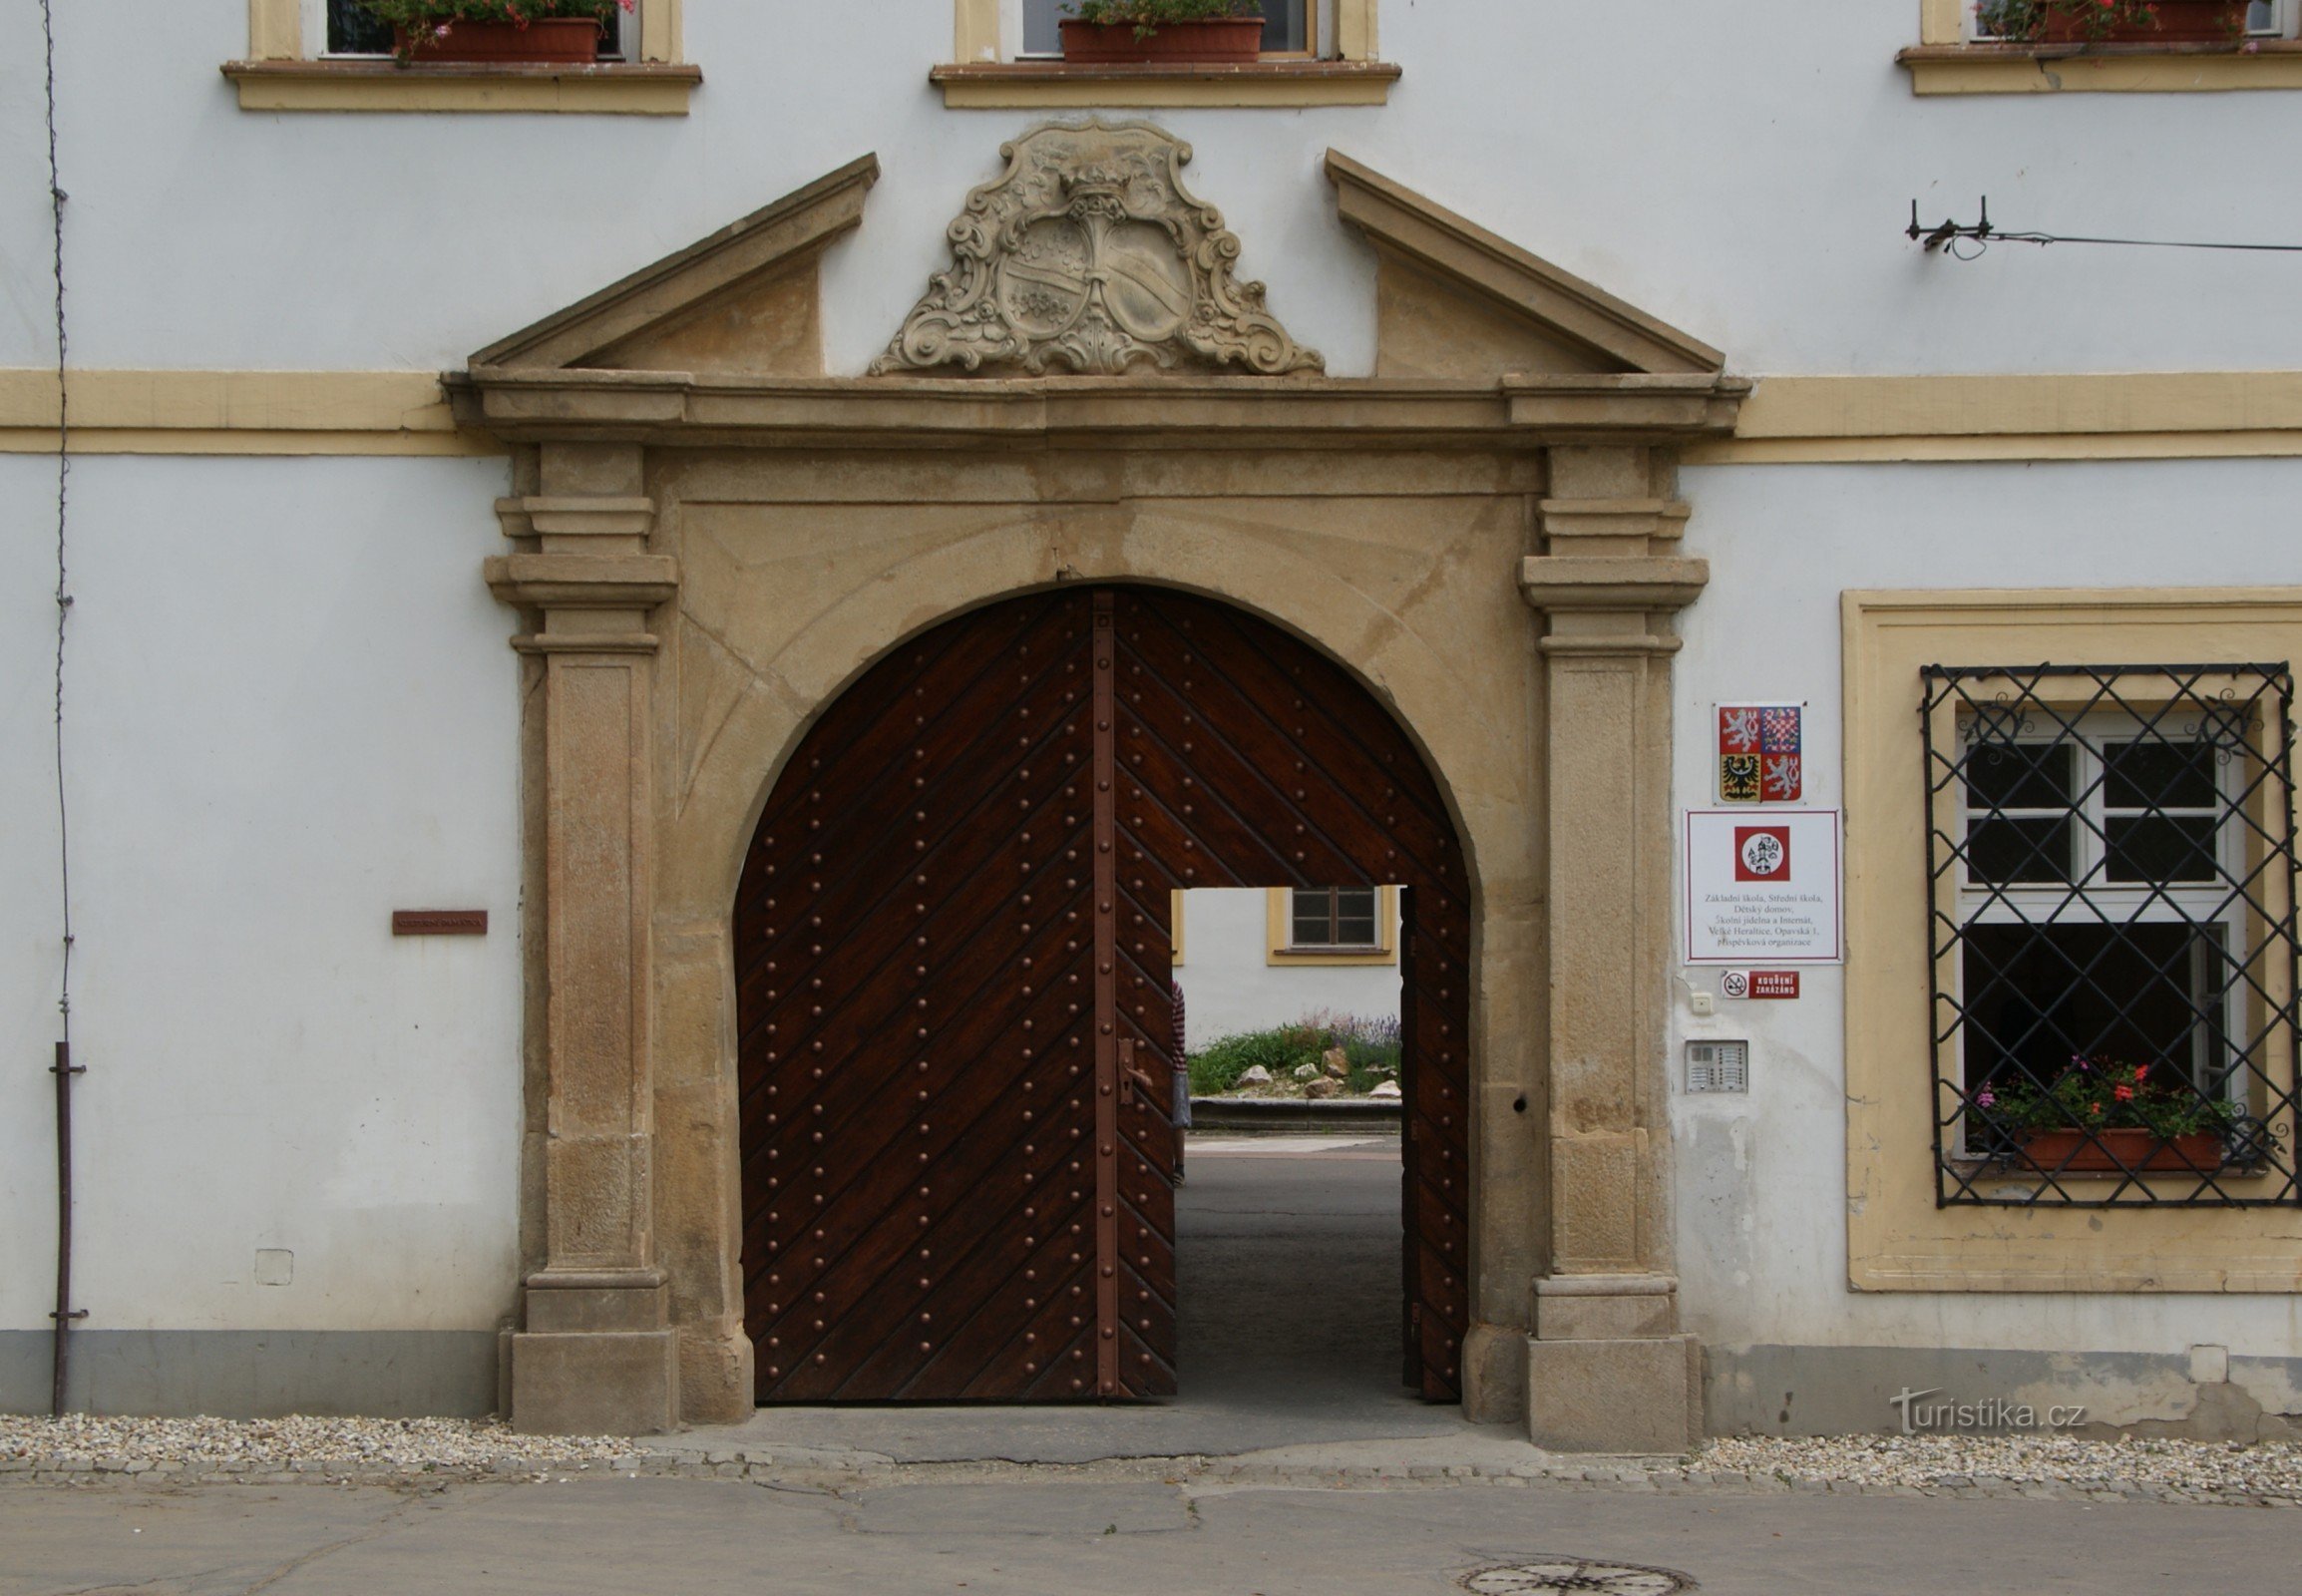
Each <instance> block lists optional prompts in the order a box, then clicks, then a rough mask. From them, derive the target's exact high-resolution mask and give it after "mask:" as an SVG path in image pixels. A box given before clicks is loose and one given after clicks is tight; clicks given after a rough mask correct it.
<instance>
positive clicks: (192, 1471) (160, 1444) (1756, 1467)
mask: <svg viewBox="0 0 2302 1596" xmlns="http://www.w3.org/2000/svg"><path fill="white" fill-rule="evenodd" d="M605 1474H619V1475H638V1474H648V1475H657V1476H665V1475H668V1476H677V1477H682V1478H716V1479H744V1480H750V1481H753V1482H754V1483H758V1484H779V1485H795V1484H797V1485H809V1486H814V1487H819V1488H828V1489H844V1488H853V1487H857V1486H864V1485H880V1484H890V1483H897V1482H916V1483H930V1482H951V1481H958V1480H988V1479H994V1478H996V1479H1037V1478H1050V1477H1064V1478H1071V1477H1089V1476H1111V1477H1130V1478H1132V1477H1147V1478H1164V1479H1167V1480H1170V1481H1172V1482H1175V1483H1178V1484H1186V1485H1189V1486H1191V1487H1193V1488H1195V1489H1201V1490H1217V1491H1222V1490H1232V1489H1258V1488H1261V1489H1268V1488H1283V1489H1295V1490H1302V1489H1367V1488H1382V1489H1401V1488H1407V1489H1412V1488H1445V1487H1449V1486H1459V1485H1464V1484H1472V1483H1479V1484H1486V1485H1493V1486H1501V1487H1514V1488H1522V1489H1523V1488H1527V1487H1530V1486H1537V1487H1546V1488H1553V1489H1560V1488H1564V1489H1586V1490H1632V1491H1642V1490H1646V1491H1664V1492H1669V1493H1672V1494H1685V1493H1693V1492H1707V1491H1723V1492H1727V1493H1733V1494H1752V1493H1768V1492H1784V1491H1818V1492H1827V1493H1830V1494H1849V1495H1866V1496H1868V1495H1892V1496H1914V1495H1915V1496H1955V1497H1971V1496H1981V1497H2000V1498H2049V1499H2056V1500H2079V1501H2165V1502H2206V1503H2220V1504H2225V1505H2243V1506H2264V1507H2294V1506H2302V1445H2297V1444H2294V1443H2290V1442H2270V1443H2264V1444H2260V1445H2253V1446H2240V1445H2234V1444H2214V1443H2208V1442H2199V1441H2181V1440H2111V1441H2103V1440H2078V1439H2073V1438H2070V1437H2067V1436H2029V1435H1947V1436H1941V1435H1917V1436H1900V1435H1855V1436H1847V1437H1841V1438H1834V1439H1824V1440H1785V1439H1769V1438H1748V1437H1744V1438H1732V1439H1724V1440H1715V1441H1711V1442H1709V1443H1707V1444H1706V1445H1705V1446H1704V1447H1702V1448H1701V1449H1700V1450H1699V1451H1696V1452H1695V1453H1693V1454H1691V1455H1689V1456H1686V1457H1672V1458H1661V1457H1617V1458H1590V1457H1568V1456H1561V1455H1546V1454H1534V1455H1533V1457H1532V1458H1531V1460H1529V1461H1524V1462H1518V1463H1514V1464H1511V1465H1509V1466H1507V1467H1506V1466H1502V1465H1500V1464H1497V1463H1494V1462H1489V1463H1487V1464H1485V1465H1481V1466H1477V1467H1473V1466H1468V1465H1454V1466H1444V1465H1440V1464H1435V1463H1429V1462H1415V1463H1412V1464H1408V1463H1396V1464H1390V1465H1382V1464H1372V1463H1369V1464H1354V1465H1348V1466H1342V1467H1324V1468H1310V1467H1304V1466H1300V1465H1286V1466H1278V1465H1273V1464H1270V1463H1261V1462H1256V1461H1253V1460H1250V1459H1243V1458H1223V1457H1216V1458H1209V1457H1180V1458H1135V1459H1128V1460H1124V1461H1113V1462H1109V1463H1102V1464H1084V1465H1077V1466H1064V1467H1048V1466H1038V1467H1034V1466H1028V1465H1019V1464H1003V1463H996V1462H980V1463H941V1464H894V1463H890V1462H889V1461H888V1460H886V1459H884V1458H876V1457H870V1456H868V1455H863V1454H841V1453H830V1452H822V1451H814V1450H807V1449H803V1448H796V1447H786V1448H783V1449H781V1450H780V1451H770V1450H768V1449H765V1448H759V1447H753V1448H749V1449H744V1450H729V1451H704V1452H696V1451H692V1450H690V1451H685V1452H667V1451H662V1450H657V1449H651V1448H650V1446H649V1443H648V1442H646V1441H644V1440H631V1439H628V1438H623V1437H617V1436H555V1435H521V1434H515V1433H514V1432H513V1431H511V1430H510V1429H507V1428H506V1427H504V1426H503V1425H502V1424H499V1423H496V1422H493V1421H482V1422H475V1421H472V1420H468V1419H454V1418H258V1419H221V1418H92V1417H87V1416H84V1415H75V1416H72V1417H68V1418H63V1419H48V1418H32V1417H20V1416H11V1415H7V1414H0V1483H16V1484H91V1483H120V1482H123V1481H124V1479H125V1480H133V1481H134V1482H137V1483H155V1482H159V1481H167V1482H170V1483H177V1484H194V1483H217V1484H228V1483H261V1484H282V1483H298V1482H311V1483H330V1484H341V1483H391V1482H405V1481H436V1480H442V1479H499V1480H501V1479H515V1480H517V1479H538V1480H541V1479H550V1478H554V1477H558V1478H563V1479H565V1478H572V1477H576V1476H578V1475H589V1476H591V1477H593V1478H597V1477H600V1476H602V1475H605Z"/></svg>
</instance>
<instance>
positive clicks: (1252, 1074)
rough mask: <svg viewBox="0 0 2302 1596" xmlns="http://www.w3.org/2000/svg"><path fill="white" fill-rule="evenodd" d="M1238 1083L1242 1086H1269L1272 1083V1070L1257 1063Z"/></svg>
mask: <svg viewBox="0 0 2302 1596" xmlns="http://www.w3.org/2000/svg"><path fill="white" fill-rule="evenodd" d="M1238 1083H1239V1084H1240V1085H1242V1086H1268V1085H1270V1084H1271V1071H1270V1070H1268V1069H1266V1068H1264V1067H1263V1066H1262V1065H1261V1064H1257V1065H1256V1066H1255V1067H1254V1068H1252V1069H1250V1070H1248V1071H1247V1072H1246V1073H1245V1074H1243V1075H1241V1076H1240V1077H1239V1082H1238Z"/></svg>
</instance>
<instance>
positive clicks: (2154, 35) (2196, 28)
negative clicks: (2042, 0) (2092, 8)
mask: <svg viewBox="0 0 2302 1596" xmlns="http://www.w3.org/2000/svg"><path fill="white" fill-rule="evenodd" d="M2246 10H2247V7H2246V0H2156V14H2155V16H2154V17H2146V18H2143V19H2141V20H2139V21H2119V22H2113V23H2111V24H2110V28H2109V30H2108V31H2105V32H2097V31H2096V30H2095V29H2094V28H2093V27H2090V26H2089V25H2088V21H2087V18H2086V15H2085V12H2084V10H2083V8H2079V7H2073V8H2069V9H2065V8H2062V7H2057V8H2056V9H2055V10H2053V11H2051V12H2049V13H2048V14H2047V18H2046V32H2045V33H2044V34H2043V35H2042V36H2041V38H2042V41H2043V42H2044V43H2047V44H2090V43H2102V44H2236V43H2237V42H2238V41H2239V40H2241V39H2243V38H2245V37H2246Z"/></svg>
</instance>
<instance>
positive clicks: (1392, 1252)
mask: <svg viewBox="0 0 2302 1596" xmlns="http://www.w3.org/2000/svg"><path fill="white" fill-rule="evenodd" d="M1401 891H1402V889H1401V888H1399V887H1398V886H1396V885H1387V884H1378V885H1370V886H1364V887H1317V888H1268V889H1255V888H1209V889H1203V890H1200V891H1195V892H1184V893H1177V894H1176V895H1175V902H1174V906H1173V911H1172V917H1171V924H1172V925H1173V927H1174V950H1175V958H1174V975H1175V986H1176V991H1177V994H1178V996H1179V998H1180V1001H1179V1003H1178V1007H1179V1009H1180V1011H1181V1013H1182V1014H1183V1016H1184V1020H1185V1023H1184V1025H1183V1027H1182V1028H1183V1034H1181V1035H1179V1036H1178V1038H1177V1045H1178V1055H1179V1056H1182V1057H1186V1058H1187V1059H1188V1060H1189V1067H1188V1076H1187V1078H1186V1079H1183V1080H1179V1081H1178V1082H1177V1090H1178V1093H1179V1094H1181V1093H1184V1092H1186V1091H1187V1093H1188V1096H1187V1098H1186V1099H1185V1100H1187V1101H1188V1102H1189V1104H1190V1121H1191V1122H1190V1125H1189V1128H1188V1129H1185V1130H1182V1131H1181V1148H1180V1152H1181V1155H1182V1156H1181V1157H1179V1160H1178V1163H1179V1168H1180V1169H1181V1170H1182V1171H1183V1172H1184V1178H1183V1181H1182V1183H1181V1185H1180V1187H1179V1191H1178V1196H1177V1200H1176V1228H1177V1241H1178V1258H1177V1292H1178V1297H1177V1311H1178V1317H1179V1327H1178V1328H1179V1340H1180V1343H1181V1345H1180V1348H1179V1353H1180V1359H1181V1363H1180V1371H1181V1375H1182V1389H1183V1392H1184V1394H1185V1397H1187V1399H1189V1400H1191V1401H1193V1402H1198V1403H1206V1404H1208V1405H1209V1406H1211V1407H1214V1408H1218V1409H1223V1410H1230V1411H1236V1412H1239V1413H1241V1414H1243V1415H1245V1414H1249V1413H1255V1412H1260V1411H1262V1410H1266V1409H1268V1410H1270V1411H1271V1412H1272V1413H1273V1414H1275V1415H1276V1414H1277V1413H1280V1412H1286V1413H1290V1414H1293V1415H1296V1416H1298V1417H1300V1418H1304V1419H1307V1420H1312V1421H1315V1422H1316V1421H1318V1420H1321V1419H1327V1418H1331V1417H1347V1416H1365V1415H1367V1414H1368V1413H1369V1411H1370V1409H1376V1408H1380V1407H1382V1406H1385V1405H1391V1404H1395V1403H1398V1402H1401V1401H1403V1400H1408V1399H1419V1397H1420V1395H1421V1394H1420V1392H1419V1390H1414V1389H1412V1388H1414V1387H1415V1386H1416V1384H1417V1381H1416V1373H1415V1371H1414V1369H1413V1367H1412V1365H1411V1364H1410V1363H1409V1362H1408V1359H1409V1358H1410V1357H1411V1352H1410V1348H1411V1332H1412V1314H1413V1310H1412V1306H1411V1296H1410V1295H1409V1294H1408V1293H1407V1291H1406V1290H1405V1288H1404V1285H1403V1279H1404V1277H1403V1273H1402V1272H1403V1269H1404V1267H1405V1263H1406V1260H1407V1257H1408V1253H1407V1248H1406V1240H1407V1222H1406V1218H1405V1210H1404V1207H1403V1203H1402V1197H1404V1196H1406V1195H1409V1194H1408V1193H1406V1192H1405V1190H1404V1188H1403V1184H1402V1183H1403V1176H1404V1166H1403V1161H1402V1158H1401V1134H1400V1132H1401V1128H1402V1127H1401V1117H1402V1116H1401V1107H1402V1103H1403V1100H1404V1089H1403V1088H1404V1084H1405V1083H1404V1082H1403V1080H1402V1075H1403V1073H1404V1072H1405V1071H1406V1070H1407V1069H1408V1068H1410V1067H1411V1061H1410V1058H1409V1056H1408V1053H1407V1050H1406V1049H1405V1048H1404V1047H1403V1046H1402V1037H1401V1029H1400V1017H1401V1016H1400V996H1401V980H1400V974H1401V972H1400V951H1399V938H1398V933H1399V929H1400V922H1401Z"/></svg>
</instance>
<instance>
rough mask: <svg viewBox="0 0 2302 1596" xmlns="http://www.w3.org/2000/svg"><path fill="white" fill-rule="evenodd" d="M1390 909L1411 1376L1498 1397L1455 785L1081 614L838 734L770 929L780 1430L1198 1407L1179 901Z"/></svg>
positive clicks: (1291, 695)
mask: <svg viewBox="0 0 2302 1596" xmlns="http://www.w3.org/2000/svg"><path fill="white" fill-rule="evenodd" d="M1378 884H1391V885H1398V886H1403V887H1405V888H1407V889H1408V891H1406V892H1405V893H1404V894H1402V895H1401V896H1402V903H1403V905H1404V909H1403V917H1404V924H1403V926H1402V929H1401V964H1402V975H1403V978H1404V982H1403V989H1402V991H1403V998H1402V1015H1401V1018H1402V1021H1403V1025H1402V1029H1403V1032H1404V1039H1405V1067H1404V1069H1403V1071H1402V1076H1403V1079H1402V1089H1403V1091H1404V1092H1405V1094H1406V1099H1407V1102H1408V1104H1409V1119H1408V1125H1407V1136H1406V1144H1405V1147H1406V1152H1405V1158H1406V1171H1405V1182H1404V1201H1403V1224H1404V1231H1405V1250H1404V1258H1405V1290H1404V1316H1405V1341H1406V1351H1405V1378H1406V1381H1407V1383H1408V1384H1409V1385H1412V1386H1416V1387H1419V1388H1420V1389H1421V1391H1422V1392H1423V1393H1424V1395H1426V1396H1428V1397H1434V1398H1441V1399H1452V1398H1454V1397H1459V1395H1460V1393H1461V1372H1460V1362H1461V1360H1460V1348H1461V1345H1462V1339H1463V1333H1464V1329H1465V1326H1466V1321H1467V1308H1468V1275H1469V1263H1470V1260H1469V1232H1470V1227H1469V1151H1468V1149H1469V1136H1468V1129H1469V1117H1470V1099H1469V1090H1468V1080H1469V1047H1468V1043H1469V1027H1470V957H1469V954H1470V898H1469V890H1468V884H1467V879H1466V875H1465V871H1464V866H1463V861H1462V857H1461V851H1460V848H1459V846H1458V845H1457V843H1456V841H1455V837H1454V831H1453V827H1452V825H1451V823H1450V822H1449V820H1448V818H1447V812H1446V808H1445V805H1444V803H1443V802H1442V801H1441V798H1440V795H1439V792H1438V788H1437V786H1436V784H1435V783H1434V782H1433V780H1432V779H1431V776H1430V774H1429V772H1428V771H1427V770H1426V769H1425V768H1424V766H1423V764H1422V761H1421V759H1420V758H1419V757H1418V755H1417V754H1416V752H1415V750H1414V747H1413V745H1412V744H1411V743H1409V742H1408V740H1407V738H1406V737H1405V735H1404V734H1403V733H1402V732H1401V731H1400V730H1399V728H1398V726H1397V724H1396V723H1395V722H1393V721H1392V720H1391V719H1390V717H1389V715H1388V714H1387V713H1385V712H1384V710H1383V709H1382V707H1381V706H1380V705H1379V704H1378V703H1377V702H1376V701H1375V700H1374V698H1373V697H1372V696H1371V695H1370V694H1369V693H1368V692H1367V691H1366V689H1365V688H1364V687H1362V686H1360V685H1359V684H1358V683H1357V682H1356V681H1354V680H1353V679H1352V678H1351V677H1350V676H1349V675H1348V674H1347V673H1346V672H1344V671H1343V670H1342V669H1341V668H1339V667H1338V666H1337V665H1336V664H1335V663H1334V662H1332V661H1331V660H1329V659H1327V658H1325V657H1324V656H1322V655H1321V654H1319V653H1318V652H1316V651H1315V650H1313V649H1312V648H1310V647H1308V646H1307V645H1305V644H1304V643H1302V642H1300V641H1298V640H1297V639H1295V638H1294V637H1291V636H1289V635H1288V634H1287V633H1285V632H1283V631H1281V630H1280V629H1279V628H1277V627H1276V626H1273V625H1271V624H1269V623H1268V622H1265V621H1262V620H1259V619H1257V618H1255V617H1253V616H1250V615H1247V614H1245V613H1243V612H1241V611H1239V610H1236V609H1233V608H1231V607H1229V606H1227V605H1224V604H1220V603H1215V602H1211V601H1208V600H1206V599H1201V598H1191V597H1188V596H1185V595H1182V594H1178V593H1173V592H1169V591H1166V590H1156V589H1145V588H1122V589H1116V590H1092V591H1090V590H1085V589H1074V590H1064V591H1057V592H1053V593H1043V594H1037V595H1033V596H1030V597H1027V598H1017V599H1012V600H1009V601H1007V602H1003V603H999V604H995V605H992V606H990V607H988V608H984V609H980V610H976V611H974V612H973V613H970V614H967V615H965V616H962V617H960V618H959V619H957V620H954V621H951V622H949V623H947V624H945V625H943V626H940V627H938V628H936V629H935V630H933V631H930V632H928V633H926V634H925V635H923V636H921V637H919V638H918V639H916V640H914V641H913V642H910V643H907V644H905V645H904V646H903V647H901V648H899V649H897V650H896V651H895V652H894V653H893V654H892V655H891V656H890V657H888V658H887V659H885V660H883V661H882V662H881V663H880V664H879V665H877V666H876V667H874V668H873V669H872V670H871V671H869V672H868V673H867V674H866V675H865V676H864V677H863V678H862V679H861V680H860V681H858V682H857V683H856V684H855V685H854V686H853V687H852V688H851V689H849V690H848V691H847V692H846V693H845V694H844V695H842V696H841V698H840V699H839V701H838V702H837V703H835V704H834V705H833V706H832V707H831V709H830V710H829V711H828V712H827V713H826V714H825V715H824V717H823V718H822V720H821V721H820V722H818V724H817V725H816V726H815V728H814V729H813V730H812V731H811V732H810V733H809V734H808V736H807V738H806V740H805V742H804V743H803V744H802V745H801V747H800V748H799V750H798V752H797V753H796V755H795V756H794V757H793V759H792V761H791V764H790V765H789V767H788V768H787V770H786V771H785V774H784V776H783V778H782V779H781V781H779V782H778V783H777V786H776V789H775V792H774V794H773V795H772V796H771V797H770V799H769V800H768V805H767V810H766V813H765V814H764V815H763V816H762V817H761V819H760V824H759V831H758V835H757V836H756V838H755V839H754V841H753V845H752V849H751V854H750V857H749V859H748V860H747V862H746V864H745V868H744V875H743V882H742V887H741V889H740V892H739V895H738V898H737V904H736V912H735V946H736V950H737V953H736V977H737V981H738V1009H739V1014H740V1020H741V1026H742V1043H741V1090H742V1102H743V1158H744V1181H743V1194H744V1230H743V1262H744V1279H745V1323H746V1327H747V1328H748V1330H749V1332H750V1334H751V1336H752V1337H753V1339H754V1341H755V1343H756V1345H757V1349H758V1372H759V1377H758V1395H759V1397H760V1399H761V1400H763V1401H824V1400H885V1399H896V1398H902V1399H914V1400H919V1399H939V1400H950V1399H956V1398H988V1399H995V1398H1007V1399H1018V1398H1027V1399H1041V1400H1043V1399H1069V1398H1101V1397H1157V1396H1164V1395H1169V1394H1172V1393H1173V1392H1174V1391H1175V1389H1176V1353H1177V1349H1176V1337H1175V1302H1176V1260H1175V1241H1174V1238H1175V1201H1174V1193H1173V1189H1172V1187H1171V1185H1170V1183H1169V1175H1170V1171H1171V1165H1172V1160H1173V1148H1172V1142H1171V1139H1170V1132H1169V1131H1168V1129H1167V1124H1168V1082H1169V1079H1170V1070H1169V1062H1168V1050H1169V1047H1170V1045H1171V1042H1170V1036H1171V1031H1170V1023H1169V1013H1168V996H1167V995H1168V991H1169V976H1170V968H1169V942H1168V934H1169V928H1168V924H1167V922H1168V916H1169V907H1168V906H1169V903H1170V901H1171V900H1170V898H1169V893H1170V891H1171V890H1172V889H1177V888H1184V889H1188V888H1194V887H1288V886H1297V887H1330V886H1364V885H1378Z"/></svg>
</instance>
